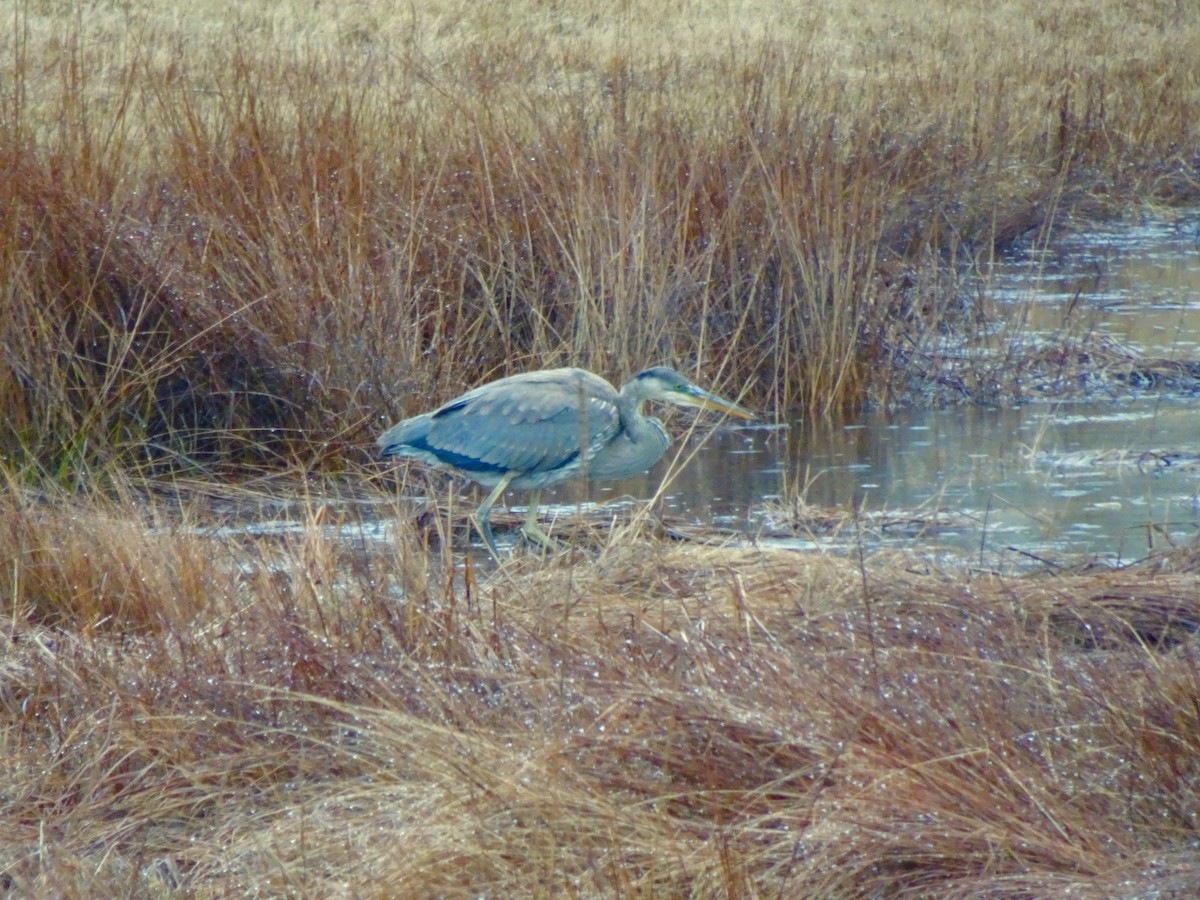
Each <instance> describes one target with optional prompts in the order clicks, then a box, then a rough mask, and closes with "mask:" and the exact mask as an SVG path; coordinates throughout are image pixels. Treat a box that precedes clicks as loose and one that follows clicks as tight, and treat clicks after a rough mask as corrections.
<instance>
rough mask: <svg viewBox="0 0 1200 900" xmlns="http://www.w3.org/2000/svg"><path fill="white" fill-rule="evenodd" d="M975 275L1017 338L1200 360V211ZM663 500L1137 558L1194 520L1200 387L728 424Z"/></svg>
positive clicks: (686, 506) (946, 546)
mask: <svg viewBox="0 0 1200 900" xmlns="http://www.w3.org/2000/svg"><path fill="white" fill-rule="evenodd" d="M979 278H980V291H981V292H982V293H983V294H984V295H985V296H986V297H988V298H990V301H991V302H992V303H993V304H994V305H995V306H996V307H997V308H998V309H997V311H998V312H999V313H1000V315H1001V317H1002V318H1003V319H1004V320H1005V321H1007V322H1010V323H1012V322H1016V323H1018V326H1019V327H1011V326H1010V327H1009V329H1008V335H1007V338H1006V339H1009V340H1014V341H1022V342H1034V343H1036V342H1038V341H1046V342H1050V341H1052V340H1054V339H1055V336H1056V335H1059V336H1060V335H1061V334H1062V333H1063V331H1064V329H1068V328H1069V329H1073V330H1074V332H1075V333H1083V332H1088V333H1093V334H1104V335H1108V336H1109V337H1111V338H1112V339H1113V340H1114V341H1117V342H1119V343H1120V344H1122V345H1124V346H1127V347H1129V348H1131V349H1132V350H1134V351H1136V352H1138V353H1141V354H1146V355H1149V356H1155V357H1164V358H1173V359H1179V360H1200V211H1196V212H1193V213H1192V214H1191V217H1190V218H1188V217H1187V216H1184V217H1179V216H1177V215H1176V216H1172V217H1170V218H1168V217H1166V216H1164V217H1162V218H1154V217H1149V218H1141V219H1138V220H1136V221H1131V222H1123V223H1114V224H1110V225H1106V226H1104V227H1101V228H1096V229H1091V230H1089V231H1088V232H1087V233H1081V234H1076V235H1073V236H1069V237H1067V238H1065V239H1063V240H1061V241H1058V242H1056V244H1055V250H1054V253H1052V254H1051V253H1038V252H1036V251H1035V250H1034V249H1033V248H1023V249H1021V250H1018V251H1017V252H1015V253H1014V254H1012V255H1011V256H1009V257H1007V258H1004V259H1001V260H998V261H996V262H995V263H994V264H993V265H992V266H991V267H990V269H989V270H988V271H986V272H983V273H980V275H979ZM993 349H994V348H993ZM688 449H693V448H688ZM669 458H670V455H669V456H668V459H669ZM668 468H669V465H668V462H667V461H666V460H664V461H663V462H662V463H660V464H659V466H657V467H656V468H655V469H654V470H653V471H652V472H651V473H650V474H649V475H648V476H646V477H643V478H639V479H632V480H629V481H625V482H618V483H615V484H611V485H598V486H596V487H595V488H594V489H593V490H592V493H591V498H592V500H593V501H599V502H606V501H610V502H611V501H613V500H614V499H615V498H619V497H622V496H632V497H643V498H644V497H648V496H650V495H651V494H653V492H654V490H655V488H656V486H657V484H658V483H659V481H660V480H661V478H662V476H663V474H664V472H666V471H667V470H668ZM797 496H799V497H801V498H802V499H803V504H800V506H803V507H804V509H806V510H807V511H809V512H812V511H813V510H818V511H819V510H820V509H822V508H830V509H839V510H842V511H843V512H845V511H848V510H849V511H857V513H856V516H857V518H856V519H855V520H854V522H853V527H852V528H847V527H842V528H840V529H839V528H833V529H828V530H826V531H821V530H819V529H813V528H810V527H807V526H806V525H805V524H804V516H803V514H799V515H798V514H797V513H798V512H800V513H802V512H803V510H798V505H797V504H796V503H795V499H794V498H795V497H797ZM789 498H791V499H790V502H789ZM516 502H518V503H519V502H520V500H517V501H516ZM569 508H570V509H572V510H573V509H574V505H571V506H570V507H569ZM661 508H662V511H663V513H664V514H665V515H667V516H669V517H671V518H673V519H675V520H677V521H682V522H684V523H693V524H695V525H698V526H712V527H715V528H717V529H723V530H726V531H727V532H729V533H731V534H733V535H740V536H742V537H744V538H745V539H749V540H758V541H767V542H772V543H782V544H785V545H793V546H820V545H822V544H824V545H828V546H836V545H837V544H839V543H841V544H846V543H852V542H858V541H863V540H865V541H866V542H867V544H868V546H869V547H877V546H886V545H888V544H894V545H896V546H901V547H903V548H905V549H906V550H909V551H912V550H916V551H918V552H922V553H927V554H929V555H931V556H935V557H941V556H948V557H959V558H963V559H966V560H969V561H972V562H977V563H979V564H981V565H986V566H1004V565H1005V564H1014V565H1021V564H1030V563H1033V564H1039V563H1050V562H1053V561H1056V560H1061V559H1062V558H1064V557H1076V556H1086V557H1091V558H1097V559H1101V560H1106V561H1110V562H1113V563H1119V562H1126V561H1130V560H1134V559H1138V558H1141V557H1144V556H1145V555H1147V554H1148V553H1149V552H1151V551H1153V550H1156V549H1162V548H1165V547H1168V546H1171V545H1178V544H1182V543H1186V542H1188V541H1191V540H1194V539H1195V538H1196V536H1197V532H1198V531H1200V396H1198V395H1197V394H1196V393H1194V392H1192V393H1189V392H1185V391H1176V392H1175V393H1164V392H1161V391H1158V392H1143V393H1141V394H1135V393H1133V392H1125V393H1122V394H1121V395H1116V394H1114V395H1110V396H1103V397H1100V398H1099V399H1096V398H1092V399H1089V400H1087V401H1086V402H1085V401H1078V400H1075V401H1062V400H1060V401H1054V402H1051V401H1033V402H1026V403H1024V404H1022V405H1018V406H1015V407H1010V408H1004V409H987V408H980V407H978V406H969V405H964V406H961V407H954V408H949V409H942V410H903V411H898V412H890V413H889V412H875V413H871V414H865V415H862V416H860V417H857V418H854V419H849V420H843V421H827V420H818V421H794V422H789V423H786V424H785V425H777V426H759V427H747V428H739V429H733V428H720V429H717V430H716V431H714V432H713V433H711V434H709V435H708V436H707V437H706V439H705V440H704V442H703V445H702V446H700V447H699V449H697V450H696V452H695V455H694V457H693V458H692V459H691V461H690V462H689V463H688V464H687V465H686V466H685V467H683V468H682V469H680V470H678V471H676V472H675V473H674V475H673V478H672V480H671V482H670V484H669V486H668V487H667V489H666V491H665V492H664V496H663V498H662V500H661ZM565 510H566V507H564V511H565ZM864 535H866V537H865V538H864Z"/></svg>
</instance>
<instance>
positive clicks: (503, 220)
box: [0, 0, 1200, 483]
mask: <svg viewBox="0 0 1200 900" xmlns="http://www.w3.org/2000/svg"><path fill="white" fill-rule="evenodd" d="M8 19H9V21H10V22H11V25H12V28H11V33H10V34H9V35H8V36H7V37H6V38H5V39H4V40H3V41H0V168H2V169H3V171H4V172H5V173H6V177H5V178H4V179H0V273H2V274H0V315H2V316H3V318H4V320H5V321H6V322H8V323H12V325H13V327H12V328H11V329H10V333H9V334H8V336H6V338H5V343H4V347H3V354H2V355H0V413H2V415H0V422H2V423H3V425H2V427H0V453H3V454H4V455H5V456H6V457H7V458H10V459H12V460H15V461H16V462H17V463H18V464H19V465H21V466H24V467H27V468H28V469H30V470H31V471H32V472H33V474H34V475H35V476H36V477H45V476H51V477H53V478H57V479H60V480H70V479H72V478H74V479H77V480H81V481H83V482H85V483H86V482H88V481H89V479H91V478H92V477H93V475H94V473H95V472H96V471H98V470H99V471H102V470H103V469H105V468H106V467H108V466H111V465H117V466H119V467H122V468H129V467H140V468H150V469H154V470H159V469H162V468H170V469H172V470H174V471H180V470H184V471H188V472H189V473H192V474H194V473H196V472H204V471H208V470H209V469H211V467H213V466H221V467H228V466H229V465H233V466H236V467H246V466H259V465H263V464H267V465H271V466H277V465H279V464H280V463H281V462H289V463H290V462H296V461H299V462H301V463H303V464H304V465H306V466H309V467H314V466H315V467H320V468H324V469H327V470H328V469H337V468H339V467H340V466H342V465H344V460H345V459H346V457H347V456H350V457H353V456H354V455H356V454H357V453H358V452H359V451H358V450H357V448H358V447H359V446H361V445H362V444H363V443H364V442H365V439H366V438H367V437H369V436H370V435H371V434H372V433H373V432H375V431H376V430H377V429H378V428H379V427H380V426H381V425H382V424H383V423H384V421H385V420H388V421H392V420H395V419H397V418H399V417H401V416H402V415H405V414H411V413H413V412H415V411H417V410H418V409H420V408H424V407H427V406H428V404H429V403H430V402H432V401H433V400H434V399H440V398H444V397H446V396H450V395H452V394H453V393H455V392H457V391H458V390H460V389H462V388H464V387H467V386H469V385H470V384H472V383H476V382H478V381H480V380H483V379H485V378H487V377H490V376H499V375H503V374H508V373H510V372H512V371H517V370H524V369H528V368H535V367H541V366H552V365H557V364H562V363H568V362H570V363H580V364H583V365H585V366H587V367H589V368H592V369H595V370H597V371H600V372H602V373H604V374H605V375H607V376H609V377H613V378H616V379H620V378H623V377H626V376H628V375H630V374H632V373H633V372H635V371H637V370H638V369H640V368H642V367H644V366H646V365H649V364H651V363H654V362H660V361H661V362H667V363H672V364H675V365H677V366H679V367H681V368H684V369H687V370H688V371H691V372H693V373H694V374H696V375H697V376H698V377H700V378H701V379H702V380H704V381H705V382H707V383H709V384H710V385H711V386H713V387H714V388H715V389H717V390H725V391H726V392H727V393H728V392H729V386H730V385H737V386H739V387H740V386H742V385H746V386H747V388H748V393H747V400H748V401H751V402H753V403H754V405H755V406H756V408H759V409H762V410H764V411H767V412H768V413H769V414H774V415H779V414H781V413H782V412H783V411H792V410H795V409H798V408H803V409H806V410H808V411H818V410H825V409H831V408H837V407H842V406H848V405H855V404H861V403H863V402H866V401H868V400H874V401H878V402H883V401H886V400H888V399H889V398H891V397H893V396H895V395H896V394H897V393H898V392H904V391H907V390H909V381H908V379H907V378H906V377H905V375H906V373H907V374H911V371H910V370H918V369H920V368H921V365H922V362H921V360H923V359H924V358H925V357H924V356H923V353H924V352H926V351H928V350H929V349H930V346H931V345H936V344H937V342H938V341H939V339H940V338H939V336H941V335H944V334H945V329H946V328H947V327H949V326H950V325H951V324H952V323H953V320H954V318H955V316H956V315H957V314H958V312H959V311H960V307H961V301H962V298H961V297H960V296H958V295H957V294H956V293H955V292H954V291H953V290H952V289H949V286H951V285H953V284H954V279H953V278H943V277H940V275H939V273H940V272H943V271H951V272H952V271H954V269H955V268H956V267H957V266H960V265H962V264H964V263H969V262H971V261H972V260H974V259H976V258H977V257H979V256H983V257H986V256H987V255H989V254H990V253H992V252H993V248H994V247H996V246H1003V245H1004V244H1005V243H1006V242H1008V241H1009V240H1011V239H1012V238H1014V237H1015V236H1017V235H1020V234H1024V233H1028V232H1029V231H1030V230H1034V229H1037V230H1040V231H1046V230H1048V229H1049V228H1050V227H1051V226H1052V225H1053V223H1054V222H1055V221H1056V220H1057V219H1059V218H1061V217H1062V216H1063V215H1065V214H1066V213H1068V212H1072V211H1074V212H1084V213H1086V212H1087V211H1088V210H1092V209H1094V208H1096V206H1097V204H1100V203H1105V202H1107V203H1110V204H1114V205H1118V206H1119V205H1122V204H1124V203H1126V202H1127V201H1130V200H1132V199H1135V198H1136V199H1138V200H1144V199H1145V198H1146V197H1147V196H1157V197H1163V198H1167V199H1181V198H1186V197H1188V196H1191V197H1194V196H1195V191H1196V175H1195V160H1194V159H1193V158H1192V154H1191V148H1192V147H1194V145H1195V134H1194V130H1193V129H1194V124H1193V123H1194V122H1196V121H1200V116H1198V115H1197V113H1198V109H1197V105H1198V103H1200V94H1198V92H1197V88H1196V84H1195V81H1194V79H1193V78H1191V77H1190V74H1189V73H1191V72H1192V70H1193V68H1194V67H1193V66H1192V65H1191V62H1192V60H1194V59H1195V58H1197V56H1200V26H1198V25H1197V24H1196V22H1195V21H1194V20H1195V17H1194V16H1189V15H1187V14H1186V11H1184V10H1183V9H1182V8H1181V7H1180V6H1179V5H1178V4H1175V3H1142V4H1137V5H1135V6H1131V5H1130V4H1127V3H1119V2H1116V0H1113V2H1104V3H1100V4H1097V3H1095V2H1090V0H1089V2H1084V0H1078V2H1069V3H1066V4H1057V5H1056V6H1054V8H1053V9H1049V8H1047V7H1046V6H1045V4H1039V3H1032V2H1028V0H1011V2H1003V3H992V4H986V5H980V4H967V5H964V4H961V3H947V4H941V5H937V4H935V5H932V6H931V5H930V4H928V3H915V2H914V3H891V2H888V3H885V2H866V3H862V2H856V3H847V2H844V0H825V2H819V3H806V4H803V5H802V6H801V7H792V6H786V5H774V4H763V3H758V4H755V3H751V4H720V3H699V2H685V3H675V4H668V5H663V4H661V3H657V2H634V3H624V4H621V5H620V7H619V8H614V9H613V10H608V11H597V10H596V9H595V7H594V4H590V3H585V2H582V0H578V2H577V0H571V2H564V3H555V4H551V5H547V4H544V3H520V2H517V3H503V4H501V3H474V2H471V3H466V2H461V0H445V2H435V3H421V4H417V5H414V6H407V7H398V6H396V5H395V4H392V3H382V2H378V3H376V2H363V3H354V4H330V3H314V4H285V5H281V4H267V5H264V4H260V3H251V2H246V0H201V2H195V3H189V4H164V3H154V2H149V0H141V2H127V3H120V4H118V3H106V2H100V3H91V4H86V5H85V4H63V3H36V2H28V0H24V2H18V3H16V4H13V6H12V9H11V15H10V16H9V17H8ZM734 393H737V392H736V391H735V392H734Z"/></svg>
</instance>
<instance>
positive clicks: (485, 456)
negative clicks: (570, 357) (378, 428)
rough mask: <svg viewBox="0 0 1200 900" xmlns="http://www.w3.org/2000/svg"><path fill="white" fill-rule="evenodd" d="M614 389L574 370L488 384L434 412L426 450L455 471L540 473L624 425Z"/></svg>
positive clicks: (586, 453) (590, 449) (590, 451)
mask: <svg viewBox="0 0 1200 900" xmlns="http://www.w3.org/2000/svg"><path fill="white" fill-rule="evenodd" d="M616 397H617V394H616V391H615V390H614V389H613V387H612V385H610V384H609V383H608V382H607V381H605V380H604V379H602V378H599V377H598V376H595V375H592V374H591V373H588V372H583V371H582V370H579V369H554V370H550V371H547V372H530V373H527V374H524V375H516V376H513V377H512V378H505V379H501V380H500V381H495V382H492V383H491V384H485V385H483V386H482V387H479V388H476V389H475V390H473V391H470V392H468V393H466V394H464V395H463V396H461V397H459V398H458V399H457V400H452V401H451V402H450V403H447V404H446V405H445V406H443V407H441V408H440V409H438V410H437V411H436V412H434V413H432V415H431V416H430V426H429V430H428V432H427V433H426V434H425V435H424V443H425V445H426V446H427V447H428V449H429V451H430V452H432V453H434V454H436V455H438V456H439V457H441V458H442V459H444V460H445V461H447V462H449V463H451V464H452V465H454V466H456V467H457V468H460V469H466V470H469V471H497V472H522V473H537V472H549V471H553V470H554V469H558V468H561V467H563V466H566V465H569V464H570V463H571V462H572V461H573V460H575V459H576V458H577V457H579V456H580V450H581V448H582V449H583V458H584V459H590V458H591V457H592V456H593V455H595V453H596V452H597V451H598V450H599V449H600V448H601V447H603V446H605V445H606V444H607V443H608V442H609V441H611V440H612V439H613V437H614V436H616V434H617V433H618V432H619V431H620V429H621V418H620V414H619V412H618V410H617V402H616Z"/></svg>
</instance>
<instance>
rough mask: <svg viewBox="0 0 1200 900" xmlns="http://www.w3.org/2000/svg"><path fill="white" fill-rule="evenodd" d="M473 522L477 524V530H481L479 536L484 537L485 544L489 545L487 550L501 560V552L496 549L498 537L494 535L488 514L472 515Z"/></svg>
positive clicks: (497, 560)
mask: <svg viewBox="0 0 1200 900" xmlns="http://www.w3.org/2000/svg"><path fill="white" fill-rule="evenodd" d="M471 524H473V525H474V526H475V530H476V531H478V532H479V536H480V537H481V538H483V544H484V546H485V547H487V552H488V553H490V554H491V556H492V559H494V560H496V562H500V553H499V552H498V551H497V550H496V539H495V538H494V537H492V526H491V523H489V522H488V520H487V517H486V516H479V515H472V516H471Z"/></svg>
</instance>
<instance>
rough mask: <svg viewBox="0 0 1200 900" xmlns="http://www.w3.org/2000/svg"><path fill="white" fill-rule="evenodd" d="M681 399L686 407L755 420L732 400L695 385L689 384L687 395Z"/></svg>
mask: <svg viewBox="0 0 1200 900" xmlns="http://www.w3.org/2000/svg"><path fill="white" fill-rule="evenodd" d="M679 399H680V400H682V401H683V404H684V405H685V406H696V407H699V408H700V409H713V410H716V411H717V412H723V413H727V414H728V415H731V416H737V417H738V418H739V419H753V418H754V413H752V412H750V410H748V409H746V408H745V407H742V406H738V405H737V404H736V403H734V402H733V401H732V400H726V399H725V398H724V397H718V396H717V395H716V394H710V393H709V392H708V391H706V390H704V389H703V388H698V387H696V386H695V385H694V384H689V385H688V386H687V393H685V394H681V395H680V397H679Z"/></svg>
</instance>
